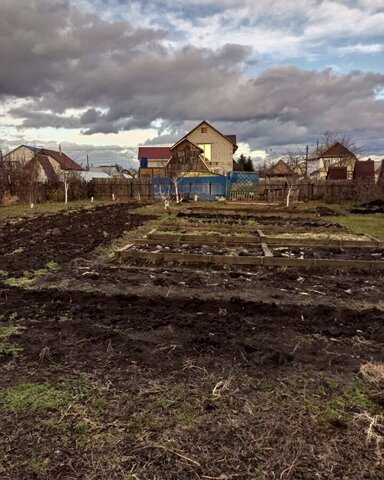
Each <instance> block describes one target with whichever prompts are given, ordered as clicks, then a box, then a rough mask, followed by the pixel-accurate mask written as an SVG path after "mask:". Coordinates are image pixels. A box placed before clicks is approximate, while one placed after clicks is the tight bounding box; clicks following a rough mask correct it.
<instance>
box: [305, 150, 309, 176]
mask: <svg viewBox="0 0 384 480" xmlns="http://www.w3.org/2000/svg"><path fill="white" fill-rule="evenodd" d="M308 151H309V147H308V145H307V146H306V147H305V176H306V177H308Z"/></svg>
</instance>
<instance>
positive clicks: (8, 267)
mask: <svg viewBox="0 0 384 480" xmlns="http://www.w3.org/2000/svg"><path fill="white" fill-rule="evenodd" d="M134 208H137V205H129V204H124V203H119V204H116V205H110V206H102V207H96V208H94V209H89V210H86V209H82V210H79V211H75V212H69V213H58V214H55V215H39V216H37V217H34V218H29V219H23V220H21V221H20V220H19V221H16V222H15V221H14V220H13V221H7V222H5V223H2V224H0V270H4V271H6V272H9V273H11V274H12V276H14V277H17V276H20V275H23V272H25V271H32V270H38V269H40V268H44V267H45V265H46V264H47V262H52V261H53V262H56V263H58V264H62V263H65V262H68V261H69V260H71V259H73V258H76V257H79V256H81V257H83V256H85V255H87V254H88V253H90V252H92V251H93V250H94V249H95V248H97V247H99V246H101V245H107V244H109V243H111V241H112V240H114V239H115V238H118V237H121V235H122V234H123V232H125V231H130V230H132V229H134V228H137V227H138V226H140V225H142V224H143V223H144V221H146V220H147V219H148V217H142V216H140V215H131V214H130V212H131V211H132V210H133V209H134Z"/></svg>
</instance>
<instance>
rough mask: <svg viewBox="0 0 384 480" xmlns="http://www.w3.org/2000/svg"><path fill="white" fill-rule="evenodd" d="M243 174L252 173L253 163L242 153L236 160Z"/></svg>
mask: <svg viewBox="0 0 384 480" xmlns="http://www.w3.org/2000/svg"><path fill="white" fill-rule="evenodd" d="M236 161H237V163H238V164H239V165H240V167H241V169H242V170H243V171H244V172H254V171H255V169H254V168H253V162H252V159H251V157H250V156H248V157H246V156H245V155H244V154H243V153H242V154H241V155H240V157H239V158H238V159H237V160H236Z"/></svg>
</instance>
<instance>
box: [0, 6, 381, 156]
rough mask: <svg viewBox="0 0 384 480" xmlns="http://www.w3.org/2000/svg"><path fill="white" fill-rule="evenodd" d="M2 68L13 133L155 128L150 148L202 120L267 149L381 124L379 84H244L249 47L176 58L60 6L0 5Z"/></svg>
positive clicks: (292, 74)
mask: <svg viewBox="0 0 384 480" xmlns="http://www.w3.org/2000/svg"><path fill="white" fill-rule="evenodd" d="M3 3H5V2H3ZM228 41H230V38H228ZM0 58H1V60H2V69H1V74H0V96H3V98H12V97H16V98H19V99H25V104H24V105H23V106H22V107H19V108H14V109H12V110H11V111H10V114H11V115H12V116H13V117H14V118H18V119H22V124H21V126H20V128H27V127H28V128H39V127H46V126H50V127H54V128H60V127H64V128H73V129H78V130H81V132H82V133H83V134H85V135H92V134H95V133H100V132H101V133H118V132H119V131H124V130H130V129H145V128H148V127H150V126H152V123H153V122H154V120H157V119H163V123H161V127H160V128H159V137H158V138H157V139H152V140H150V142H151V143H156V142H157V141H165V139H171V138H173V137H176V133H180V132H181V130H182V128H181V126H185V128H187V126H188V125H192V124H193V123H197V122H199V121H201V120H202V119H207V120H209V121H212V122H214V123H215V124H217V125H219V126H222V127H223V128H224V130H225V131H226V132H227V133H237V134H238V137H239V139H240V140H243V141H244V140H248V141H250V142H255V143H256V142H257V144H260V145H261V144H262V143H263V144H264V145H265V144H281V143H283V142H288V141H291V142H296V141H306V139H308V138H311V137H312V138H313V137H314V136H316V135H319V134H321V133H322V132H324V131H325V130H334V131H359V132H360V133H362V134H364V132H366V133H367V132H368V131H370V130H372V131H379V130H380V128H382V125H383V124H384V108H383V100H379V99H378V98H376V92H377V91H378V90H379V89H380V88H383V87H384V75H381V74H375V73H369V72H365V73H364V72H359V71H354V72H351V73H348V74H344V75H342V74H336V73H334V72H333V71H331V70H323V71H308V70H304V69H300V68H297V67H293V66H275V67H270V68H268V69H266V70H264V71H262V72H261V73H258V74H256V75H253V76H250V75H249V74H247V73H246V65H248V62H249V61H250V60H253V57H252V49H251V48H250V47H246V46H240V45H232V44H227V45H224V46H223V47H220V48H218V49H209V48H198V47H194V46H183V47H174V46H170V44H168V43H167V35H166V32H164V31H162V30H158V29H154V28H134V27H132V26H131V25H130V24H129V23H128V22H126V21H106V20H102V19H101V18H100V17H98V16H97V15H95V14H89V13H84V12H82V11H80V10H79V9H76V8H75V7H73V6H71V4H70V3H69V2H66V1H59V0H55V1H51V2H48V1H46V0H30V1H28V2H26V1H25V0H14V1H13V2H7V3H6V4H5V5H2V11H1V16H0ZM3 66H6V68H3ZM68 109H79V110H80V112H81V113H78V114H76V115H74V114H73V112H72V114H68V113H67V110H68ZM164 122H165V123H166V124H167V125H168V128H164ZM184 122H187V123H184ZM172 126H177V132H176V131H175V130H172ZM375 138H376V137H375ZM383 148H384V145H383Z"/></svg>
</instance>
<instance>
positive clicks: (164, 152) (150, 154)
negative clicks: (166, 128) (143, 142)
mask: <svg viewBox="0 0 384 480" xmlns="http://www.w3.org/2000/svg"><path fill="white" fill-rule="evenodd" d="M171 157H172V152H171V150H170V149H169V147H139V153H138V159H139V160H140V159H141V158H147V159H148V160H169V159H170V158H171Z"/></svg>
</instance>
